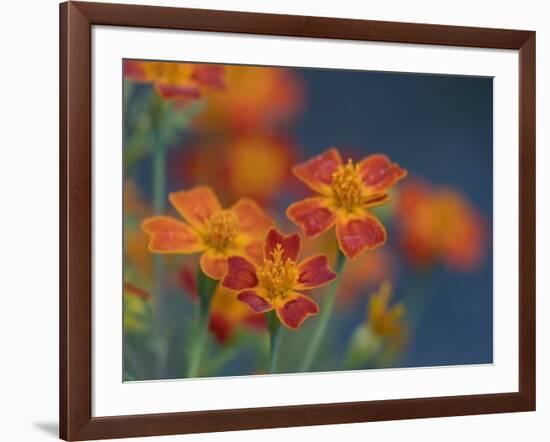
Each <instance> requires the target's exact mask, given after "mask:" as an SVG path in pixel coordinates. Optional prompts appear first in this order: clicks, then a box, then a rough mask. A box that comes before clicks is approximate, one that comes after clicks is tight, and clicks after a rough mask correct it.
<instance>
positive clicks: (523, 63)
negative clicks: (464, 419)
mask: <svg viewBox="0 0 550 442" xmlns="http://www.w3.org/2000/svg"><path fill="white" fill-rule="evenodd" d="M519 68H520V72H519V91H520V97H519V100H520V107H519V120H520V125H519V143H520V152H519V167H520V174H521V175H520V183H519V186H520V191H519V207H520V211H521V214H522V215H523V216H520V225H519V234H520V262H519V267H520V286H519V293H520V305H519V309H520V326H519V334H520V336H519V338H520V339H519V342H520V357H519V361H520V380H519V390H520V393H521V394H522V396H523V398H524V400H525V407H526V410H529V411H534V410H535V409H536V283H535V281H536V33H535V32H531V33H530V35H529V38H528V39H527V40H526V41H525V43H524V44H523V45H522V47H521V48H520V49H519ZM530 272H532V273H531V274H532V277H524V278H521V275H527V274H530Z"/></svg>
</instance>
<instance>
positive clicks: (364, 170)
mask: <svg viewBox="0 0 550 442" xmlns="http://www.w3.org/2000/svg"><path fill="white" fill-rule="evenodd" d="M359 174H360V175H361V178H362V180H363V182H364V183H365V185H366V186H367V187H368V188H369V189H370V190H372V191H377V192H378V191H382V190H385V189H388V188H389V187H391V186H393V185H394V184H395V183H397V182H398V181H399V180H401V179H402V178H405V177H406V176H407V171H406V170H405V169H402V168H401V167H399V165H398V164H397V163H392V162H391V160H390V159H389V158H388V157H387V156H386V155H382V154H374V155H369V156H368V157H366V158H364V159H363V160H362V161H361V162H360V163H359Z"/></svg>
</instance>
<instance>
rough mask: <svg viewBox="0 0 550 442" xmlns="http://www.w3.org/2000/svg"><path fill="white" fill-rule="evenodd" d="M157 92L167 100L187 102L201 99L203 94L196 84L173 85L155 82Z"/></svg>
mask: <svg viewBox="0 0 550 442" xmlns="http://www.w3.org/2000/svg"><path fill="white" fill-rule="evenodd" d="M155 90H156V91H157V93H158V94H159V95H160V96H161V97H162V98H164V99H166V100H187V99H197V98H200V96H201V92H200V90H199V87H198V86H197V85H196V84H193V83H188V84H171V83H165V82H162V81H157V82H155Z"/></svg>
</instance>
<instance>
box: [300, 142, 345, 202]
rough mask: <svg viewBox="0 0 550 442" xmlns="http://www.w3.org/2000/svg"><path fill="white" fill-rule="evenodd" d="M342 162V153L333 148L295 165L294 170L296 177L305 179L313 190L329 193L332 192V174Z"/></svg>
mask: <svg viewBox="0 0 550 442" xmlns="http://www.w3.org/2000/svg"><path fill="white" fill-rule="evenodd" d="M341 164H342V158H341V157H340V153H339V152H338V151H337V150H336V149H334V148H331V149H328V150H327V151H325V152H323V153H322V154H320V155H317V156H316V157H313V158H311V159H310V160H308V161H306V162H304V163H301V164H298V165H297V166H294V167H293V168H292V172H293V173H294V175H295V176H296V178H298V179H300V180H301V181H303V182H304V183H305V184H307V185H308V186H309V187H310V188H311V189H312V190H314V191H316V192H319V193H321V194H324V195H328V194H330V184H331V183H332V174H333V173H334V171H335V170H336V168H337V167H338V166H340V165H341Z"/></svg>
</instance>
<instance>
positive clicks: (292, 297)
mask: <svg viewBox="0 0 550 442" xmlns="http://www.w3.org/2000/svg"><path fill="white" fill-rule="evenodd" d="M275 310H276V312H277V317H278V318H279V320H280V321H281V322H282V323H283V324H284V325H286V326H287V327H288V328H290V329H291V330H297V329H298V328H300V326H301V325H302V324H303V322H304V321H305V320H306V318H307V317H308V316H314V315H316V314H318V313H319V306H318V305H317V304H316V303H315V302H314V301H313V300H312V299H311V298H309V297H307V296H305V295H302V294H301V293H297V292H292V293H290V294H288V295H287V296H286V297H285V298H284V299H282V298H278V299H277V300H276V306H275Z"/></svg>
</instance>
